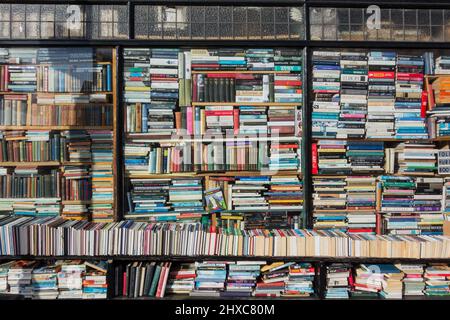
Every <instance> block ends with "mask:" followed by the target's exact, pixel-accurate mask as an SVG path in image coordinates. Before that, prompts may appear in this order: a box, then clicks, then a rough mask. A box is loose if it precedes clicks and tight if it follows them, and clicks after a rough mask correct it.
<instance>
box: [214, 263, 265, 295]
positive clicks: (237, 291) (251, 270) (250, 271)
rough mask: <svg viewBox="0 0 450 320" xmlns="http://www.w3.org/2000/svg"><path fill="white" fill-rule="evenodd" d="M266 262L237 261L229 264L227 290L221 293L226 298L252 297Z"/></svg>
mask: <svg viewBox="0 0 450 320" xmlns="http://www.w3.org/2000/svg"><path fill="white" fill-rule="evenodd" d="M263 264H265V262H264V261H255V262H253V261H237V262H236V263H235V264H234V263H230V264H228V275H227V280H226V288H225V290H224V291H223V292H222V293H221V296H225V297H250V296H252V294H253V291H254V290H255V286H256V280H257V279H258V278H259V276H260V269H261V265H263Z"/></svg>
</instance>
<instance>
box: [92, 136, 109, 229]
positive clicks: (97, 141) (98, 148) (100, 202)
mask: <svg viewBox="0 0 450 320" xmlns="http://www.w3.org/2000/svg"><path fill="white" fill-rule="evenodd" d="M89 135H90V136H91V141H92V144H91V149H92V165H91V176H92V203H91V205H90V206H89V209H90V210H91V212H92V220H93V221H99V222H105V221H112V220H113V213H114V212H113V204H112V202H113V199H114V175H113V133H112V132H111V131H98V130H96V131H89Z"/></svg>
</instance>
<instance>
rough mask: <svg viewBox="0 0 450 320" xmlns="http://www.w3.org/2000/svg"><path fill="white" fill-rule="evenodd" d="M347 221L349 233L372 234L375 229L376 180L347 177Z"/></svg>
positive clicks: (367, 177) (373, 178)
mask: <svg viewBox="0 0 450 320" xmlns="http://www.w3.org/2000/svg"><path fill="white" fill-rule="evenodd" d="M346 183H347V186H346V191H347V212H348V213H347V220H348V232H349V233H374V232H375V228H376V215H375V210H376V178H375V177H372V176H348V177H347V178H346Z"/></svg>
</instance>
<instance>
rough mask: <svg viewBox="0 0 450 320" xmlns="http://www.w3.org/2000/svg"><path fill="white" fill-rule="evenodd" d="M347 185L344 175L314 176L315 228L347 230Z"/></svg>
mask: <svg viewBox="0 0 450 320" xmlns="http://www.w3.org/2000/svg"><path fill="white" fill-rule="evenodd" d="M346 185H347V184H346V180H345V178H343V177H314V178H313V191H314V193H313V210H314V211H313V217H314V229H336V230H342V231H346V230H347V227H348V223H347V192H346V191H345V188H346Z"/></svg>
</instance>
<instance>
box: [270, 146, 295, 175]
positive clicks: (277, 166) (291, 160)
mask: <svg viewBox="0 0 450 320" xmlns="http://www.w3.org/2000/svg"><path fill="white" fill-rule="evenodd" d="M300 151H301V148H300V144H299V143H298V142H295V141H291V142H276V141H272V142H271V144H270V155H269V166H268V169H269V170H272V171H278V170H300V163H301V152H300Z"/></svg>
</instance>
